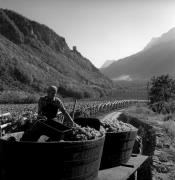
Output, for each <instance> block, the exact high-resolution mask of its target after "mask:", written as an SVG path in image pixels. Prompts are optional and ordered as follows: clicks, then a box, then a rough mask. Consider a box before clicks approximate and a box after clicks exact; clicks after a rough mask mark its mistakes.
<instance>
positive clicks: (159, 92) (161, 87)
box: [148, 75, 175, 113]
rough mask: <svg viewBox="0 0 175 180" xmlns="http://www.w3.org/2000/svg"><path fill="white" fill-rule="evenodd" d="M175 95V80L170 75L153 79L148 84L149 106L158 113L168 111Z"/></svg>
mask: <svg viewBox="0 0 175 180" xmlns="http://www.w3.org/2000/svg"><path fill="white" fill-rule="evenodd" d="M174 95H175V80H174V79H172V78H171V77H170V76H169V75H161V76H158V77H155V76H154V77H152V79H151V81H150V82H149V83H148V98H149V104H150V106H151V108H152V109H153V110H155V111H156V112H159V113H160V112H162V111H167V108H166V107H167V105H168V103H169V102H170V101H171V100H172V99H173V98H174Z"/></svg>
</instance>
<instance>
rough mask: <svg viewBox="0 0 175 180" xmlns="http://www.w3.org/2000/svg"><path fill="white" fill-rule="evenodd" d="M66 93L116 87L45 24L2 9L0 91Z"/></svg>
mask: <svg viewBox="0 0 175 180" xmlns="http://www.w3.org/2000/svg"><path fill="white" fill-rule="evenodd" d="M49 84H55V85H59V86H60V93H61V94H62V95H65V96H81V97H89V96H96V95H98V96H99V95H103V94H105V93H107V91H108V89H110V88H111V87H113V83H112V81H111V80H109V79H108V78H107V77H105V76H104V75H103V74H102V73H101V72H100V71H99V70H98V69H97V68H95V67H94V66H93V64H92V63H91V62H90V61H89V60H88V59H86V58H85V57H83V56H82V55H81V54H80V53H79V52H78V51H77V50H76V48H75V47H74V49H73V50H71V49H70V48H69V47H68V45H67V43H66V41H65V39H64V38H63V37H61V36H59V35H57V34H56V33H55V32H54V31H53V30H51V29H50V28H48V27H47V26H45V25H42V24H39V23H37V22H34V21H31V20H29V19H27V18H25V17H23V16H22V15H19V14H17V13H16V12H13V11H10V10H5V9H0V90H1V91H2V90H6V89H15V90H20V89H21V90H25V91H38V92H40V91H44V90H45V88H46V87H47V85H49Z"/></svg>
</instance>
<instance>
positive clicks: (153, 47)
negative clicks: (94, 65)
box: [101, 28, 175, 80]
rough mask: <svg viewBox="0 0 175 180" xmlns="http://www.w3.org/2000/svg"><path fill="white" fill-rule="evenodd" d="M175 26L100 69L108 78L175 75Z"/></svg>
mask: <svg viewBox="0 0 175 180" xmlns="http://www.w3.org/2000/svg"><path fill="white" fill-rule="evenodd" d="M174 67H175V28H172V29H170V30H169V31H168V32H167V33H164V34H162V35H161V36H160V37H158V38H153V39H152V40H151V41H150V42H149V43H148V44H147V45H146V46H145V48H144V49H143V50H142V51H140V52H138V53H136V54H133V55H131V56H129V57H126V58H122V59H119V60H118V61H115V62H114V63H113V64H112V65H111V66H108V67H107V68H103V69H101V72H102V73H103V74H105V75H106V76H108V77H109V78H110V79H118V78H119V77H121V76H128V77H129V78H130V79H132V80H148V79H150V78H151V77H152V76H158V75H161V74H170V75H172V76H175V70H174Z"/></svg>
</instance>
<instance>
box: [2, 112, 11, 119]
mask: <svg viewBox="0 0 175 180" xmlns="http://www.w3.org/2000/svg"><path fill="white" fill-rule="evenodd" d="M10 115H11V114H10V113H9V112H8V113H4V114H0V118H3V117H7V116H10Z"/></svg>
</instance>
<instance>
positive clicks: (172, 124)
mask: <svg viewBox="0 0 175 180" xmlns="http://www.w3.org/2000/svg"><path fill="white" fill-rule="evenodd" d="M163 127H164V129H165V131H166V133H167V134H168V135H169V137H170V138H171V140H172V141H175V121H174V120H172V119H171V120H169V121H166V122H164V123H163Z"/></svg>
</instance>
